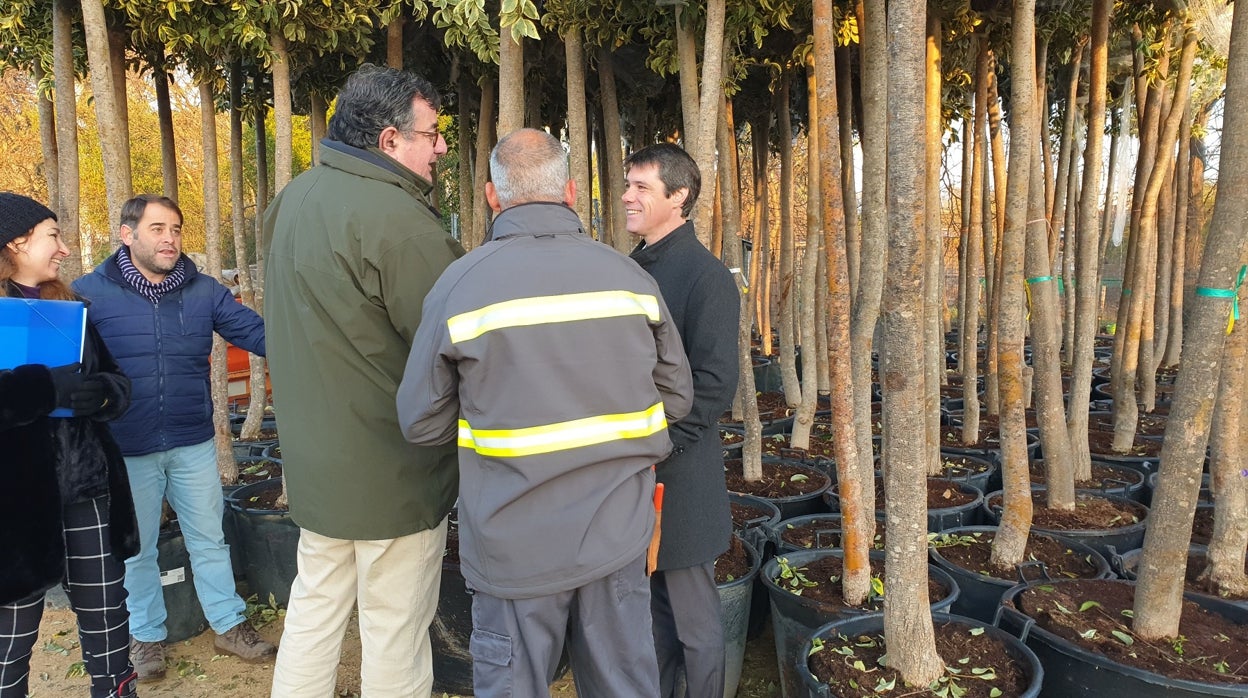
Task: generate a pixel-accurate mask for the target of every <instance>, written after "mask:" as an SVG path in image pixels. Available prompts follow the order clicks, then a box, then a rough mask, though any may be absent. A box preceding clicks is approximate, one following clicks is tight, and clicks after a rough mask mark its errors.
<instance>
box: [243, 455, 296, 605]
mask: <svg viewBox="0 0 1248 698" xmlns="http://www.w3.org/2000/svg"><path fill="white" fill-rule="evenodd" d="M281 486H282V478H280V477H275V478H272V479H270V480H264V481H262V482H255V483H252V484H250V485H245V486H243V487H240V488H238V489H237V490H235V491H234V496H233V499H232V500H231V501H230V502H229V504H230V510H231V511H233V512H234V528H235V532H236V533H237V535H238V542H239V547H241V548H242V549H243V569H244V574H245V576H246V577H247V586H248V588H249V589H251V591H252V592H253V593H255V594H257V595H258V596H259V598H260V600H261V601H262V602H264V603H268V599H269V595H270V594H272V595H273V598H274V599H275V600H276V601H277V603H278V604H280V605H282V606H285V605H286V604H287V602H289V601H290V585H291V584H292V583H294V581H295V574H296V573H297V572H298V566H297V564H296V557H297V550H298V548H299V526H298V525H297V524H295V522H294V521H292V520H291V518H290V512H288V511H286V510H285V509H249V508H247V507H245V506H243V504H244V503H247V502H250V501H251V498H252V497H255V496H257V495H259V494H260V493H262V492H266V491H268V490H271V489H273V488H275V487H277V488H280V487H281Z"/></svg>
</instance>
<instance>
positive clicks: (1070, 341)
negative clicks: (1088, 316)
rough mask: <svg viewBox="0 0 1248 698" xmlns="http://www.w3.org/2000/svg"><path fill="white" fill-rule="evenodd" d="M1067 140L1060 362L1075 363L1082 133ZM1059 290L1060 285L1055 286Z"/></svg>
mask: <svg viewBox="0 0 1248 698" xmlns="http://www.w3.org/2000/svg"><path fill="white" fill-rule="evenodd" d="M1073 141H1074V142H1073V143H1071V155H1070V158H1071V162H1070V164H1071V166H1070V168H1069V169H1068V170H1067V172H1066V187H1065V189H1066V203H1065V205H1064V206H1063V207H1062V208H1063V209H1064V211H1065V213H1064V215H1063V220H1062V230H1063V231H1064V232H1063V234H1062V267H1063V268H1062V270H1061V272H1060V273H1061V274H1062V275H1063V276H1064V277H1065V286H1066V296H1065V297H1064V298H1063V301H1064V303H1065V307H1064V308H1063V315H1062V332H1063V333H1064V335H1065V336H1064V337H1063V338H1062V361H1064V362H1066V363H1067V364H1073V363H1074V362H1075V358H1074V357H1075V302H1076V296H1075V284H1076V283H1077V282H1076V281H1075V259H1076V258H1077V257H1078V256H1079V254H1078V251H1077V249H1076V248H1077V245H1076V243H1075V227H1076V225H1075V223H1076V221H1077V220H1078V218H1079V215H1078V211H1079V176H1080V170H1079V167H1078V163H1077V162H1075V152H1076V151H1079V150H1081V149H1082V148H1083V138H1082V136H1080V135H1078V134H1076V136H1075V138H1074V139H1073ZM1059 290H1060V287H1059Z"/></svg>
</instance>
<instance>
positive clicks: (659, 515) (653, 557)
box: [646, 482, 663, 577]
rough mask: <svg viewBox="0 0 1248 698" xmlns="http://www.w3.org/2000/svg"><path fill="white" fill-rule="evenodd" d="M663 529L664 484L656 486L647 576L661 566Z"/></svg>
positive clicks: (647, 556)
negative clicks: (660, 545) (660, 541)
mask: <svg viewBox="0 0 1248 698" xmlns="http://www.w3.org/2000/svg"><path fill="white" fill-rule="evenodd" d="M662 528H663V483H661V482H659V483H655V485H654V533H653V534H652V535H651V536H650V547H649V548H647V549H646V576H647V577H648V576H650V573H652V572H654V570H655V568H657V567H658V566H659V537H660V536H661V535H662Z"/></svg>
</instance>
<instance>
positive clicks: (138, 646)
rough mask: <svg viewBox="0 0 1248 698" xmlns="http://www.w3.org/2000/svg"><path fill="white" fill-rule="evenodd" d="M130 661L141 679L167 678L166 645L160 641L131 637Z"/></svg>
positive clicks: (155, 679)
mask: <svg viewBox="0 0 1248 698" xmlns="http://www.w3.org/2000/svg"><path fill="white" fill-rule="evenodd" d="M130 663H131V664H133V665H134V670H135V671H136V672H138V674H139V680H140V681H157V680H159V679H163V678H165V646H164V644H162V643H160V642H140V641H138V640H136V639H134V637H131V638H130Z"/></svg>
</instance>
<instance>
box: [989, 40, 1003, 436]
mask: <svg viewBox="0 0 1248 698" xmlns="http://www.w3.org/2000/svg"><path fill="white" fill-rule="evenodd" d="M996 65H997V59H996V56H995V55H993V53H992V51H991V50H990V51H989V52H988V71H987V72H986V73H985V78H986V79H987V80H988V99H987V101H986V102H985V103H984V104H985V105H986V106H987V108H988V146H989V148H990V150H991V155H992V158H991V160H990V161H989V162H991V163H992V180H991V185H989V183H988V179H987V177H985V180H984V186H985V196H984V293H985V294H986V297H987V299H988V342H987V344H988V346H987V357H986V362H985V363H986V369H987V370H986V371H985V372H984V396H985V398H986V399H987V400H986V401H987V403H988V404H987V407H988V414H990V415H997V414H999V413H1000V404H1001V401H1000V399H999V393H1000V391H999V387H998V384H999V382H1000V379H999V376H998V369H997V355H998V351H997V342H998V341H999V339H998V335H997V327H998V325H999V318H1000V310H1001V291H1000V289H999V288H998V287H997V277H998V276H999V270H1000V269H1001V262H1000V259H999V257H1000V254H999V253H998V250H999V249H1000V247H1001V238H1002V232H1003V228H1002V226H1004V224H1005V192H1006V173H1005V146H1004V144H1003V143H1002V138H1001V98H1000V96H999V95H998V94H997V76H996V72H995V71H996ZM989 191H991V194H992V196H991V197H989V196H987V193H988V192H989Z"/></svg>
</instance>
